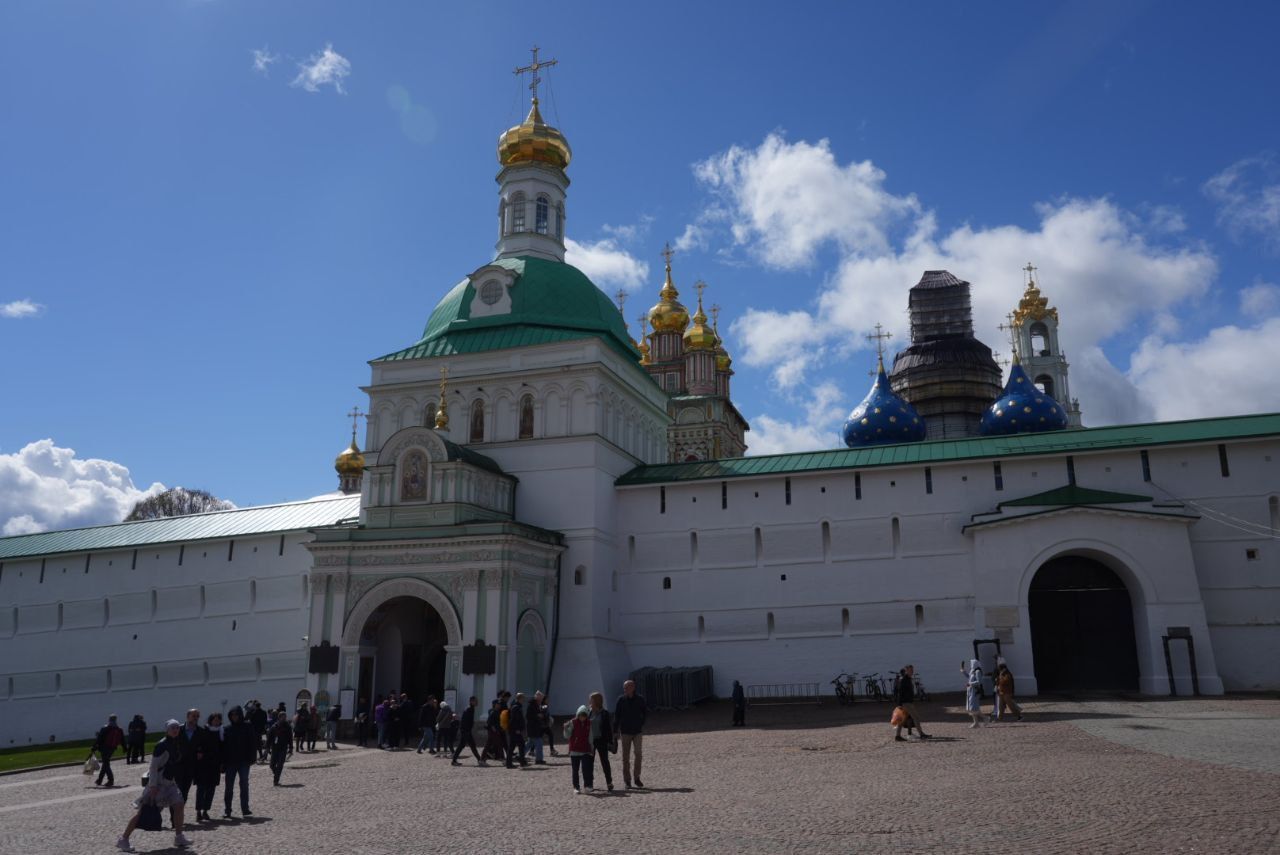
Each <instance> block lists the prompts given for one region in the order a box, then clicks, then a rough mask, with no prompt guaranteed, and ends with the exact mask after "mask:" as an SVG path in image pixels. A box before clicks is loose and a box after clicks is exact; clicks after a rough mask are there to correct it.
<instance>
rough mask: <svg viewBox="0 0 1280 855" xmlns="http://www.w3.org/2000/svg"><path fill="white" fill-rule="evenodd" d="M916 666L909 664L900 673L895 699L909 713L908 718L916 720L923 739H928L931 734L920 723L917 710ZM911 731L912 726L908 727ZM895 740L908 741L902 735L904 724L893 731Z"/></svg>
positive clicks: (915, 722) (912, 720)
mask: <svg viewBox="0 0 1280 855" xmlns="http://www.w3.org/2000/svg"><path fill="white" fill-rule="evenodd" d="M915 674H916V668H915V666H914V665H908V666H906V667H905V668H903V669H902V673H901V674H900V675H899V678H898V684H897V691H895V692H894V699H893V700H894V701H895V702H896V704H897V705H898V706H900V707H902V709H903V711H904V712H905V713H906V714H907V720H908V721H910V722H914V724H915V727H916V728H917V729H918V730H919V731H920V738H921V739H928V738H929V734H927V733H925V732H924V728H923V727H921V725H920V714H919V713H917V712H916V678H915ZM907 730H908V732H910V728H908V729H907ZM893 738H894V741H895V742H906V741H907V740H906V739H904V738H903V736H902V726H901V725H899V726H898V728H897V730H895V731H894V733H893Z"/></svg>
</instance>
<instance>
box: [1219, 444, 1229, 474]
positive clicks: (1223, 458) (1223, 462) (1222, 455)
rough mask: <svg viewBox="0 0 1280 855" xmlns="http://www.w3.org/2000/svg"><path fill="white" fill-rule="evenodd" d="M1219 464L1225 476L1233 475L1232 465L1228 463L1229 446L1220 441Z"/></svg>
mask: <svg viewBox="0 0 1280 855" xmlns="http://www.w3.org/2000/svg"><path fill="white" fill-rule="evenodd" d="M1218 466H1219V467H1221V469H1222V477H1223V478H1230V477H1231V467H1230V466H1228V465H1227V446H1226V445H1225V444H1223V443H1218Z"/></svg>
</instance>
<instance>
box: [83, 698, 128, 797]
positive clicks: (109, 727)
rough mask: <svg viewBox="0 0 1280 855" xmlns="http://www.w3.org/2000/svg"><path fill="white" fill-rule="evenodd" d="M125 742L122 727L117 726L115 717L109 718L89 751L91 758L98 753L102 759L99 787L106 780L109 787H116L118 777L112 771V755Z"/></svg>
mask: <svg viewBox="0 0 1280 855" xmlns="http://www.w3.org/2000/svg"><path fill="white" fill-rule="evenodd" d="M122 742H124V731H123V730H121V729H120V725H118V724H116V717H115V716H114V715H111V716H107V723H106V724H104V725H103V726H102V728H101V729H100V730H99V731H98V733H97V735H96V736H95V737H94V740H93V748H91V749H90V750H89V756H90V757H92V756H93V752H94V751H97V752H98V755H99V756H100V757H101V758H102V770H101V771H100V772H98V780H97V785H98V786H99V787H101V786H102V781H103V779H104V778H105V779H106V781H107V786H108V787H114V786H115V785H116V776H115V774H113V773H112V771H111V755H112V754H114V753H115V751H116V749H117V748H119V747H120V744H121V743H122Z"/></svg>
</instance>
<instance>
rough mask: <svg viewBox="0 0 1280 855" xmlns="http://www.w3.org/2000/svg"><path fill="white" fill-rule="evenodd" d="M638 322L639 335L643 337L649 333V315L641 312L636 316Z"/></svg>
mask: <svg viewBox="0 0 1280 855" xmlns="http://www.w3.org/2000/svg"><path fill="white" fill-rule="evenodd" d="M636 320H637V321H639V322H640V337H641V338H644V337H645V336H647V335H648V334H649V316H648V315H647V314H646V313H644V312H641V313H640V317H638V318H636Z"/></svg>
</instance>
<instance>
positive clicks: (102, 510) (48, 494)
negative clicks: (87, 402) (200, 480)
mask: <svg viewBox="0 0 1280 855" xmlns="http://www.w3.org/2000/svg"><path fill="white" fill-rule="evenodd" d="M163 491H164V485H163V484H159V483H156V484H152V485H151V486H150V487H148V488H147V489H145V490H140V489H138V488H137V487H136V486H134V483H133V480H132V479H131V478H130V477H129V470H128V469H127V468H126V467H124V466H122V465H121V464H119V463H114V462H112V461H110V460H96V459H92V458H89V459H79V458H77V457H76V453H75V451H74V450H73V449H70V448H60V447H58V446H56V445H54V443H53V440H51V439H42V440H38V441H36V442H32V443H29V444H28V445H27V446H25V447H24V448H22V449H21V450H20V451H17V452H15V453H13V454H0V535H5V536H7V535H14V534H28V533H31V532H36V531H46V530H49V529H60V528H76V527H80V526H91V525H105V524H109V523H117V522H120V521H121V520H122V519H124V517H125V515H126V514H127V513H128V512H129V510H130V509H131V508H132V507H133V505H134V503H136V502H137V501H138V500H140V499H143V498H146V497H147V496H150V495H153V494H155V493H160V492H163Z"/></svg>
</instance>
